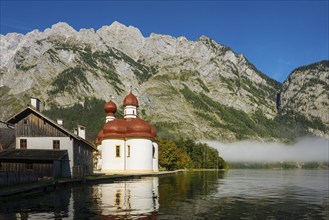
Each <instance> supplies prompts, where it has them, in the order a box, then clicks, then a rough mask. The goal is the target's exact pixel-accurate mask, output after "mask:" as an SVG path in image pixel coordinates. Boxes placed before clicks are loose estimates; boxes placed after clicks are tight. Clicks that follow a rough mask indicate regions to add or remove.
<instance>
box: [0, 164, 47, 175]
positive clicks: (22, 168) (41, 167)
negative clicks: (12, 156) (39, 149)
mask: <svg viewBox="0 0 329 220" xmlns="http://www.w3.org/2000/svg"><path fill="white" fill-rule="evenodd" d="M29 165H30V166H32V168H31V169H28V168H27V165H26V163H24V162H14V161H13V162H1V169H0V171H4V172H8V171H13V172H32V171H33V172H34V173H35V174H36V175H37V176H38V177H44V176H47V177H53V164H52V163H35V162H32V163H29Z"/></svg>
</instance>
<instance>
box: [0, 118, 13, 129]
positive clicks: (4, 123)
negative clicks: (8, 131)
mask: <svg viewBox="0 0 329 220" xmlns="http://www.w3.org/2000/svg"><path fill="white" fill-rule="evenodd" d="M0 124H3V125H5V126H6V127H8V128H12V129H14V128H15V126H14V125H13V124H10V123H8V122H6V121H3V120H0Z"/></svg>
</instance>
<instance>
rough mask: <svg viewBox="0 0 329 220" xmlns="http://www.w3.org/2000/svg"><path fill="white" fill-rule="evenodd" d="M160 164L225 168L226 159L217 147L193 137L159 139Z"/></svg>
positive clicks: (193, 167) (199, 167)
mask: <svg viewBox="0 0 329 220" xmlns="http://www.w3.org/2000/svg"><path fill="white" fill-rule="evenodd" d="M158 144H159V165H160V166H161V167H163V168H166V169H167V170H174V169H184V168H187V169H223V168H225V166H226V163H225V161H224V160H223V158H221V157H220V156H219V154H218V151H217V149H214V148H212V147H209V146H208V145H207V144H204V143H197V142H195V141H193V140H191V139H179V140H175V141H173V140H168V139H159V141H158Z"/></svg>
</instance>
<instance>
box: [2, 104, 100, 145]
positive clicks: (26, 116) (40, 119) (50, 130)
mask: <svg viewBox="0 0 329 220" xmlns="http://www.w3.org/2000/svg"><path fill="white" fill-rule="evenodd" d="M7 123H10V124H13V125H15V130H16V137H70V138H73V139H75V140H77V141H80V142H83V143H85V144H86V145H87V146H89V147H90V148H91V149H93V150H96V149H95V147H94V145H93V144H92V143H90V142H88V141H86V140H85V139H83V138H81V137H79V136H77V135H75V134H73V133H71V132H70V131H68V130H66V129H65V128H64V127H62V126H60V125H58V124H57V123H55V122H54V121H53V120H51V119H49V118H48V117H46V116H45V115H43V114H41V113H40V112H39V111H36V110H35V109H33V108H30V107H27V108H25V109H23V110H22V111H20V112H18V113H17V114H15V115H13V116H11V117H10V118H9V119H7Z"/></svg>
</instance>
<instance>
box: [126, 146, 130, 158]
mask: <svg viewBox="0 0 329 220" xmlns="http://www.w3.org/2000/svg"><path fill="white" fill-rule="evenodd" d="M127 157H130V145H128V149H127Z"/></svg>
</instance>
